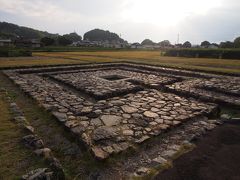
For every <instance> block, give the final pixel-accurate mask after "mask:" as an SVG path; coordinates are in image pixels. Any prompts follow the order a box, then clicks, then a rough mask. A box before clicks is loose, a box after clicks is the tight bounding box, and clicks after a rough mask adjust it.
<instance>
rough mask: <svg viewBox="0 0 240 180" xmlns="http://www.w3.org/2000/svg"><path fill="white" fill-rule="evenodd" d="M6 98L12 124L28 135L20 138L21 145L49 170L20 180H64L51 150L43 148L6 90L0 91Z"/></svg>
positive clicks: (38, 171) (60, 168)
mask: <svg viewBox="0 0 240 180" xmlns="http://www.w3.org/2000/svg"><path fill="white" fill-rule="evenodd" d="M1 92H4V93H5V94H6V96H7V102H8V103H9V104H10V110H11V112H12V114H13V119H12V120H13V122H14V123H16V124H17V125H18V126H19V127H20V128H22V129H25V130H26V131H27V132H28V133H29V135H26V136H24V137H22V143H23V144H24V145H25V146H26V147H28V148H29V149H31V150H32V151H33V152H34V153H35V154H36V155H37V156H40V157H42V158H43V159H44V160H45V161H46V162H47V164H48V165H49V167H50V168H38V169H35V170H33V171H30V172H28V173H27V174H26V175H23V176H22V177H21V179H22V180H30V179H33V180H34V179H38V178H44V179H59V180H64V179H65V174H64V170H63V167H62V165H61V163H60V161H59V160H58V159H57V158H55V157H54V155H53V154H52V151H51V149H49V148H47V147H45V145H44V142H43V140H42V139H41V138H40V137H39V136H38V135H37V134H36V133H35V131H34V128H33V127H32V126H31V125H30V123H29V122H28V121H27V119H26V117H25V116H24V113H23V111H22V110H21V109H20V108H19V106H18V105H17V104H16V102H14V101H13V100H12V99H11V98H10V97H9V96H8V93H7V91H6V90H1Z"/></svg>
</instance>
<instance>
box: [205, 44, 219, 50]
mask: <svg viewBox="0 0 240 180" xmlns="http://www.w3.org/2000/svg"><path fill="white" fill-rule="evenodd" d="M207 48H208V49H218V45H216V44H210V45H209V46H208V47H207Z"/></svg>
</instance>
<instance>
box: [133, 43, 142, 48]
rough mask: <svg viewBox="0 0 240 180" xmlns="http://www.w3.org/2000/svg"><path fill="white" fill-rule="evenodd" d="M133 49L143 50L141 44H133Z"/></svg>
mask: <svg viewBox="0 0 240 180" xmlns="http://www.w3.org/2000/svg"><path fill="white" fill-rule="evenodd" d="M130 47H131V49H141V48H142V45H141V44H140V43H133V44H131V46H130Z"/></svg>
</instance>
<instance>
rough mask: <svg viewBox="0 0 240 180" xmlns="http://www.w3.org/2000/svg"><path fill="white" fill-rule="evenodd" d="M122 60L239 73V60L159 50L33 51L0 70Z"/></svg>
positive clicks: (3, 62)
mask: <svg viewBox="0 0 240 180" xmlns="http://www.w3.org/2000/svg"><path fill="white" fill-rule="evenodd" d="M123 61H124V62H134V63H141V64H150V65H159V66H163V67H174V68H184V69H189V70H201V71H210V72H221V73H235V74H240V60H230V59H209V58H182V57H165V56H162V55H161V52H160V51H96V52H35V53H33V57H21V58H0V68H4V67H20V66H39V65H64V64H85V63H101V62H123Z"/></svg>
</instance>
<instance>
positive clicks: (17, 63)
mask: <svg viewBox="0 0 240 180" xmlns="http://www.w3.org/2000/svg"><path fill="white" fill-rule="evenodd" d="M77 63H84V62H81V61H80V60H71V59H63V58H45V57H14V58H12V57H11V58H3V57H1V58H0V68H7V67H21V66H39V65H56V64H77Z"/></svg>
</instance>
